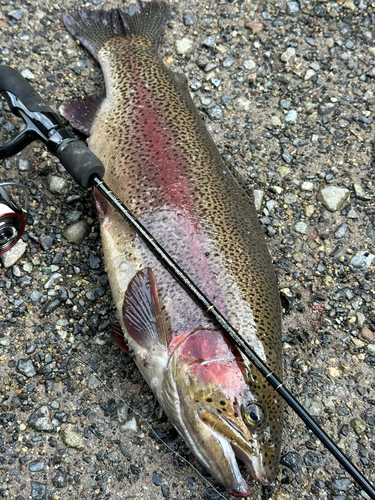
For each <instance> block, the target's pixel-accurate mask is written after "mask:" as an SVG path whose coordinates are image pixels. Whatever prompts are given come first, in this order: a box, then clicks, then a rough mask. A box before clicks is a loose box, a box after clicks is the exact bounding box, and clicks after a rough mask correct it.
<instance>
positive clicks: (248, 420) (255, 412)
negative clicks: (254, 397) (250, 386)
mask: <svg viewBox="0 0 375 500" xmlns="http://www.w3.org/2000/svg"><path fill="white" fill-rule="evenodd" d="M242 415H243V419H244V422H245V424H246V425H247V426H248V427H252V428H257V427H259V426H261V425H262V424H264V422H265V418H266V416H265V413H264V411H263V409H262V407H261V406H260V405H259V404H257V403H251V404H249V405H248V406H246V408H244V410H243V412H242Z"/></svg>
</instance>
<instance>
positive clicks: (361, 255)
mask: <svg viewBox="0 0 375 500" xmlns="http://www.w3.org/2000/svg"><path fill="white" fill-rule="evenodd" d="M374 257H375V255H374V254H372V253H370V252H369V251H368V250H361V251H359V252H357V253H356V254H355V255H354V257H352V259H351V261H350V263H349V267H350V269H351V270H352V271H356V270H362V271H363V270H365V269H368V268H369V267H370V266H371V263H372V261H373V260H374Z"/></svg>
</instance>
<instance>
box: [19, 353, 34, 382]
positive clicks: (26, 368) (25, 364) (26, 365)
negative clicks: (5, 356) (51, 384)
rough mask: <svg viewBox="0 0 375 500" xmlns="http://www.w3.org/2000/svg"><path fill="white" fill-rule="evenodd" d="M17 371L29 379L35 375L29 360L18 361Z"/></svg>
mask: <svg viewBox="0 0 375 500" xmlns="http://www.w3.org/2000/svg"><path fill="white" fill-rule="evenodd" d="M17 371H18V372H19V373H22V375H25V377H27V378H31V377H33V376H34V375H35V374H36V371H35V368H34V364H33V362H32V360H31V359H30V358H28V359H20V360H19V361H18V365H17Z"/></svg>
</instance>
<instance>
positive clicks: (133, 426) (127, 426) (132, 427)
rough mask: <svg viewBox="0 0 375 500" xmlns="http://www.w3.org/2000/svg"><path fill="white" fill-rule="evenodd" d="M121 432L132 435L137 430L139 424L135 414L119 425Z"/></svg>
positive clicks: (134, 434) (127, 435) (135, 433)
mask: <svg viewBox="0 0 375 500" xmlns="http://www.w3.org/2000/svg"><path fill="white" fill-rule="evenodd" d="M120 430H121V432H123V433H124V434H125V436H126V437H129V438H130V437H134V436H136V435H137V433H138V432H139V426H138V423H137V420H136V418H135V416H133V417H132V418H131V419H130V420H128V421H127V422H125V423H124V424H122V425H121V427H120Z"/></svg>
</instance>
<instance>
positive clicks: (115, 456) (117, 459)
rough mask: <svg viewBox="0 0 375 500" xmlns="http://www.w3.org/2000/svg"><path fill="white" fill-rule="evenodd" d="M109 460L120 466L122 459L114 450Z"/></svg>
mask: <svg viewBox="0 0 375 500" xmlns="http://www.w3.org/2000/svg"><path fill="white" fill-rule="evenodd" d="M107 458H108V460H109V461H110V462H112V463H113V464H118V463H119V462H120V457H119V454H118V453H117V451H116V450H113V451H111V452H110V453H108V455H107Z"/></svg>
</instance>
